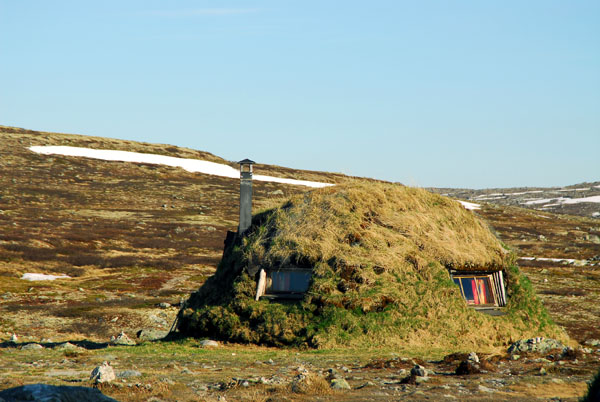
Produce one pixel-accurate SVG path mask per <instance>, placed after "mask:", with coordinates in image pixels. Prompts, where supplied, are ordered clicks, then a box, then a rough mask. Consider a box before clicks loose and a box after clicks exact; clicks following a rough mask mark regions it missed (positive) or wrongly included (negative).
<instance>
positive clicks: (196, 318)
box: [178, 181, 561, 350]
mask: <svg viewBox="0 0 600 402" xmlns="http://www.w3.org/2000/svg"><path fill="white" fill-rule="evenodd" d="M500 272H501V273H502V276H501V279H502V286H503V287H504V286H506V289H507V291H506V294H505V298H504V299H502V298H501V296H500V290H498V289H497V287H498V285H499V283H500V282H499V281H500V279H499V277H498V275H499V274H498V273H500ZM494 276H496V278H498V279H496V278H495V277H494ZM457 284H458V285H459V286H457ZM502 292H503V290H502ZM475 294H477V296H475ZM482 295H483V296H482ZM463 296H464V297H466V299H467V303H466V302H465V298H464V297H463ZM475 297H477V298H478V299H477V301H475ZM482 297H484V298H485V300H484V299H482ZM484 301H485V303H483V302H484ZM488 302H489V303H488ZM475 303H477V304H497V305H503V304H505V303H506V308H505V312H506V314H505V315H503V316H500V317H491V316H489V315H485V314H481V313H479V312H477V311H475V310H474V309H472V308H469V307H468V304H475ZM178 330H179V331H180V332H181V333H183V334H185V335H190V336H195V337H202V336H207V337H216V338H220V339H223V340H229V341H234V342H244V343H246V342H248V343H263V344H270V345H285V344H287V345H309V346H312V347H335V346H342V345H343V346H360V347H363V346H366V345H369V346H385V345H387V346H403V347H411V346H424V345H428V346H429V347H431V346H437V347H440V348H454V349H457V348H463V347H478V348H479V349H478V350H481V349H482V348H485V347H492V346H494V345H501V344H504V343H506V342H508V341H509V339H510V338H513V339H517V338H521V337H526V336H534V335H535V336H540V335H545V336H554V337H559V338H560V337H561V335H560V334H559V331H558V330H557V328H556V327H555V326H554V325H553V324H551V322H550V321H549V318H548V316H547V315H546V313H545V311H544V308H543V307H542V305H541V303H540V302H539V300H538V299H537V298H536V297H535V295H534V293H533V291H532V290H531V287H530V285H529V283H528V281H527V280H526V279H525V278H524V277H522V276H521V275H520V274H519V272H518V270H517V268H516V267H514V266H513V265H512V261H511V254H510V253H509V252H508V251H507V250H505V249H504V248H503V247H502V245H501V243H500V242H499V241H498V240H497V239H496V238H495V237H494V235H493V234H492V233H491V232H490V231H489V229H488V228H487V226H486V224H485V223H483V222H482V221H481V220H480V219H479V218H478V217H477V216H476V215H475V214H473V213H472V212H471V211H467V210H465V209H464V208H463V207H462V206H461V205H460V204H459V203H458V202H456V201H454V200H451V199H449V198H446V197H442V196H439V195H436V194H432V193H430V192H427V191H425V190H422V189H417V188H410V187H405V186H402V185H394V184H385V183H373V182H362V181H359V182H354V183H351V184H344V185H337V186H333V187H327V188H322V189H317V190H313V191H309V192H307V193H304V194H300V195H297V196H294V197H293V198H291V199H290V200H289V201H288V202H286V203H285V204H284V205H281V206H280V207H277V208H274V209H270V210H267V211H265V212H262V213H260V214H257V215H255V216H254V217H253V219H252V224H251V226H250V228H249V229H248V230H247V231H246V232H245V234H244V236H239V235H236V236H230V238H229V240H228V241H227V242H226V246H225V250H224V253H223V258H222V261H221V263H220V264H219V267H218V269H217V272H216V273H215V275H214V276H212V277H211V278H209V279H208V280H207V281H206V283H205V284H204V285H203V286H202V287H201V288H200V289H199V290H198V291H197V292H195V293H193V294H192V295H191V297H190V299H189V300H188V301H187V304H186V307H185V308H184V309H182V311H181V312H180V315H179V321H178Z"/></svg>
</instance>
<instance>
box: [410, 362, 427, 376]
mask: <svg viewBox="0 0 600 402" xmlns="http://www.w3.org/2000/svg"><path fill="white" fill-rule="evenodd" d="M410 375H411V376H413V377H425V376H426V375H427V372H426V371H425V367H423V366H420V365H418V364H417V365H416V366H414V367H413V368H411V369H410Z"/></svg>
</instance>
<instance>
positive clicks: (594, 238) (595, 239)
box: [584, 234, 600, 244]
mask: <svg viewBox="0 0 600 402" xmlns="http://www.w3.org/2000/svg"><path fill="white" fill-rule="evenodd" d="M584 238H585V240H587V241H591V242H592V243H595V244H600V236H598V235H595V234H586V235H585V236H584Z"/></svg>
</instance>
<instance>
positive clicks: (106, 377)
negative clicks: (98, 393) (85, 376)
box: [90, 362, 116, 383]
mask: <svg viewBox="0 0 600 402" xmlns="http://www.w3.org/2000/svg"><path fill="white" fill-rule="evenodd" d="M115 378H116V376H115V371H114V370H113V368H112V367H111V366H110V364H109V363H108V362H103V363H102V364H101V365H100V366H98V367H96V368H95V369H94V370H92V374H91V375H90V380H93V381H94V382H96V383H105V382H111V381H113V380H114V379H115Z"/></svg>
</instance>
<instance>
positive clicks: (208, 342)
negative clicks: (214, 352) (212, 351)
mask: <svg viewBox="0 0 600 402" xmlns="http://www.w3.org/2000/svg"><path fill="white" fill-rule="evenodd" d="M200 346H202V347H203V348H216V347H218V346H219V342H217V341H213V340H211V339H205V340H203V341H200Z"/></svg>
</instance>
